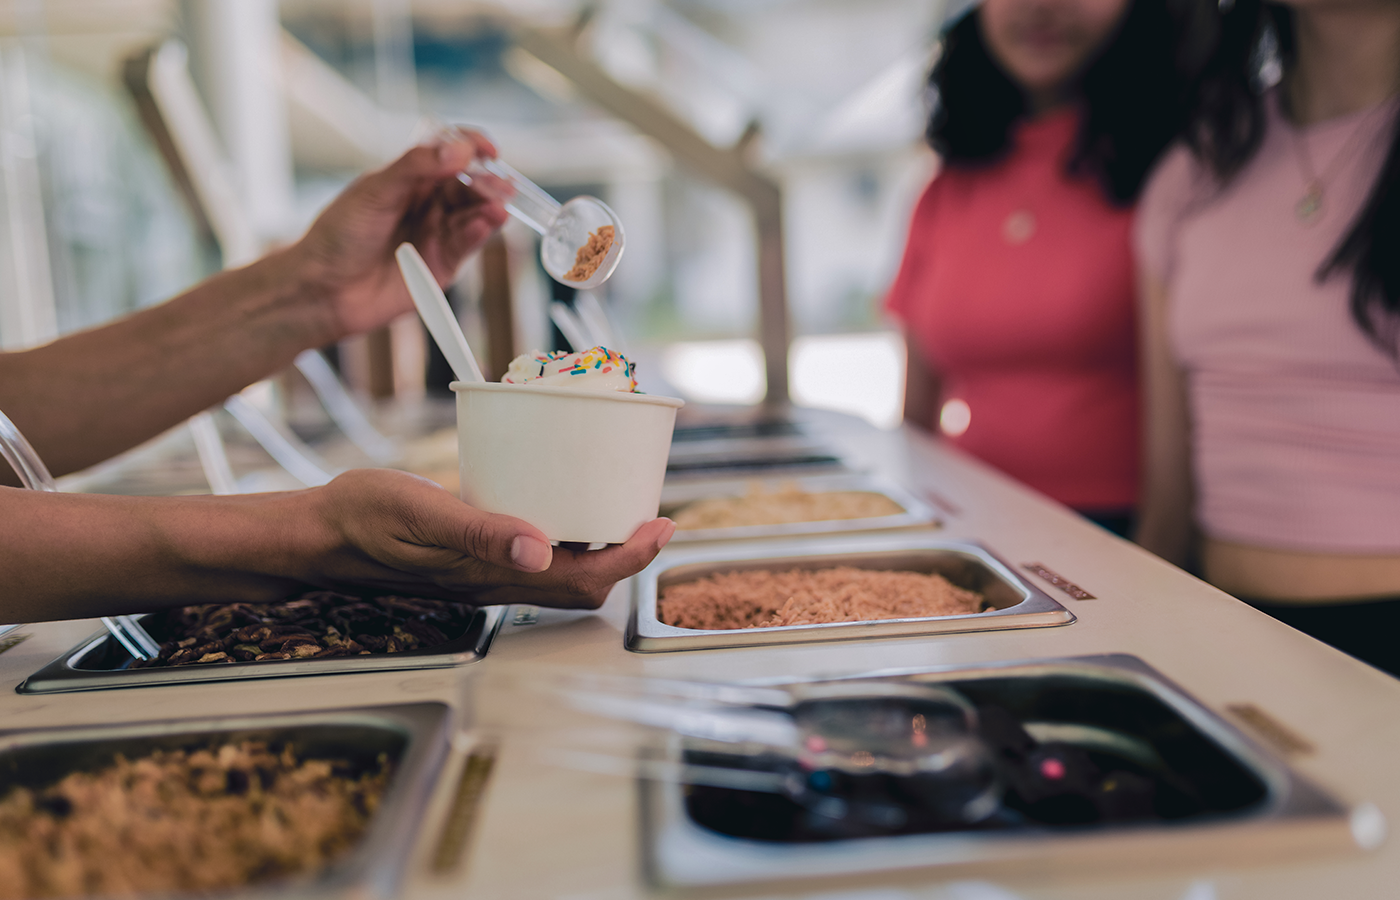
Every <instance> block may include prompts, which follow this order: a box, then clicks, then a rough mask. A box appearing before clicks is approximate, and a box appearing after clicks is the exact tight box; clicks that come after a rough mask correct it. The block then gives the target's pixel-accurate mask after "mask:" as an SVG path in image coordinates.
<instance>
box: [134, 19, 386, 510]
mask: <svg viewBox="0 0 1400 900" xmlns="http://www.w3.org/2000/svg"><path fill="white" fill-rule="evenodd" d="M122 74H123V81H124V83H125V85H126V88H127V90H128V91H129V92H130V93H131V95H132V97H133V99H134V100H135V102H136V107H137V110H138V112H139V114H140V117H141V121H142V123H143V125H144V126H145V127H146V130H147V131H148V132H149V133H150V135H151V138H152V140H153V142H154V143H155V145H156V147H157V149H158V150H159V152H160V155H161V158H162V159H163V160H164V161H165V164H166V166H167V168H168V169H169V171H170V175H171V178H172V179H173V181H174V182H175V185H176V188H177V189H178V190H179V192H180V194H181V196H182V197H183V198H184V200H185V202H186V203H187V204H188V206H189V208H190V212H191V215H192V216H193V217H194V220H195V224H196V228H197V229H198V230H199V231H200V233H201V235H202V236H203V237H204V238H205V240H207V241H209V242H211V243H212V244H214V245H216V246H217V247H218V249H219V251H220V253H221V255H222V260H223V265H224V267H225V268H233V267H235V266H240V265H244V264H246V263H248V262H251V261H252V260H254V259H256V258H257V257H258V256H259V255H260V254H261V252H262V250H263V247H262V246H261V242H260V240H259V239H258V236H257V234H256V231H255V229H254V228H253V225H252V222H251V220H250V218H249V216H248V215H247V212H246V210H245V209H244V206H243V203H242V201H241V199H240V197H239V195H238V191H237V190H236V189H235V187H234V179H233V176H232V173H231V171H230V167H229V165H228V162H227V160H226V159H225V157H224V154H223V152H222V150H221V148H220V144H219V139H218V137H217V135H216V134H215V132H214V128H213V125H212V123H211V122H210V120H209V117H208V115H207V113H206V112H205V110H204V106H203V104H202V103H201V102H200V99H199V95H198V93H197V91H196V90H195V86H194V82H193V79H192V78H191V77H190V72H189V66H188V58H187V54H186V51H185V48H184V46H183V45H182V44H180V43H179V42H178V41H175V40H169V41H166V42H164V43H162V44H160V45H158V46H156V47H151V48H148V49H147V50H144V51H142V52H141V53H138V54H136V55H135V56H133V57H131V58H130V59H128V60H127V62H126V64H125V65H124V67H123V73H122ZM296 368H297V370H298V371H300V372H301V373H302V375H303V377H305V378H306V380H307V382H308V383H309V384H310V385H311V388H312V390H313V391H314V392H315V393H316V395H317V397H318V399H319V400H320V401H321V404H322V405H323V406H324V407H325V409H326V412H327V413H328V414H329V416H330V417H331V419H332V421H334V422H335V424H336V425H337V426H338V427H339V428H340V429H341V431H342V432H344V434H345V435H346V437H347V438H349V440H350V441H351V442H352V443H354V444H355V446H357V447H358V448H359V449H360V450H361V451H362V452H364V453H365V454H366V455H367V456H368V457H369V458H370V459H372V460H374V461H375V462H377V463H388V462H391V461H392V460H394V459H395V458H396V457H397V456H398V450H397V447H396V446H395V445H394V443H393V442H392V441H390V440H389V439H388V438H386V437H385V436H384V435H382V434H380V433H379V432H378V430H376V429H375V428H374V426H373V425H372V424H371V423H370V422H369V420H368V418H366V416H365V415H364V413H363V412H362V411H361V410H360V408H359V406H358V405H357V404H356V403H355V401H354V399H353V398H352V397H351V396H350V394H349V393H348V391H346V389H345V386H344V385H343V384H342V383H341V381H340V379H339V378H338V377H337V376H336V374H335V372H334V371H333V370H332V368H331V366H330V364H329V363H328V362H327V361H326V359H325V357H324V356H322V355H321V354H320V353H319V352H317V351H315V350H308V351H306V352H304V353H302V354H301V355H299V356H298V357H297V360H296ZM224 406H225V409H227V410H228V412H229V413H230V414H231V415H232V416H233V417H234V418H235V419H236V420H237V421H238V422H239V423H240V424H241V425H242V426H243V427H244V428H245V429H246V430H247V431H248V432H249V433H250V434H251V435H252V436H253V438H254V439H255V440H257V441H258V443H259V444H260V445H262V447H263V448H264V449H265V450H267V452H268V453H269V455H271V456H272V457H273V459H274V460H276V461H277V462H278V464H279V465H281V466H282V467H283V468H284V469H286V470H287V471H288V472H289V473H290V474H291V475H292V476H293V477H294V478H296V479H297V480H298V481H301V482H302V483H304V484H308V485H313V484H324V483H325V482H326V481H328V480H329V479H330V477H331V474H332V473H331V472H330V471H329V468H330V467H328V466H327V465H326V464H325V462H324V461H322V460H321V459H320V458H319V457H318V455H317V454H316V453H315V451H313V450H312V449H311V448H310V447H309V446H307V445H306V444H305V443H304V442H302V441H301V440H300V439H299V438H297V437H296V435H294V434H292V433H291V431H290V430H288V429H287V428H285V427H284V426H282V425H280V424H279V423H276V422H273V421H272V420H271V419H270V418H268V417H267V416H266V415H264V414H263V413H262V411H261V410H260V409H259V408H258V407H257V406H256V405H254V404H253V403H251V402H249V401H248V400H247V398H245V397H244V396H242V395H235V396H233V397H230V398H229V400H228V401H226V402H225V404H224ZM191 430H192V433H193V434H194V437H195V446H196V448H197V449H198V451H199V454H200V461H201V463H202V465H203V466H204V469H205V474H206V476H207V477H208V480H209V484H210V487H211V489H213V490H214V492H215V493H226V492H231V491H232V490H234V486H233V484H232V479H231V475H232V473H231V471H230V468H229V465H228V461H227V457H226V455H225V454H224V453H223V447H222V442H221V441H220V440H219V436H218V432H217V430H216V429H215V428H214V427H213V423H212V421H211V420H209V418H208V413H201V414H199V415H198V416H196V417H195V418H194V419H193V420H192V421H191Z"/></svg>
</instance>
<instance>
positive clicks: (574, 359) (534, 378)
mask: <svg viewBox="0 0 1400 900" xmlns="http://www.w3.org/2000/svg"><path fill="white" fill-rule="evenodd" d="M635 368H636V365H635V364H634V363H631V362H628V361H627V357H625V356H623V355H622V354H621V353H618V352H616V351H614V350H609V349H608V348H607V347H592V348H590V349H588V350H584V351H582V352H581V353H570V352H569V351H567V350H555V351H553V352H550V353H541V352H539V351H533V352H530V353H525V354H522V355H520V356H517V357H516V358H515V359H513V360H511V363H510V368H509V369H507V370H506V374H505V375H503V376H502V377H501V382H502V383H503V384H533V385H542V386H545V387H562V388H575V389H577V390H581V391H622V392H624V393H634V392H636V391H637V379H636V378H635V377H633V369H635Z"/></svg>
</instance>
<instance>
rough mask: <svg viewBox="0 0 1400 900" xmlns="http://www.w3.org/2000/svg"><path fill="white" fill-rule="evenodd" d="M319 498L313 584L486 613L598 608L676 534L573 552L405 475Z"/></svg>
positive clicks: (359, 474) (351, 484)
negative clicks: (321, 543)
mask: <svg viewBox="0 0 1400 900" xmlns="http://www.w3.org/2000/svg"><path fill="white" fill-rule="evenodd" d="M314 493H315V496H316V500H315V501H314V503H315V508H316V510H317V513H318V519H319V520H320V522H322V523H323V524H324V527H325V528H326V532H327V534H328V535H329V540H328V541H327V549H326V550H325V551H324V552H323V553H322V554H320V555H319V558H317V559H316V560H315V561H314V563H313V565H314V566H315V568H316V569H317V570H318V573H313V574H312V576H311V579H310V580H312V581H313V582H318V583H319V584H320V585H321V586H325V587H334V588H340V589H354V588H366V587H368V588H373V589H380V590H386V591H393V592H396V593H399V594H403V595H406V596H416V597H432V598H438V599H445V600H459V601H466V602H469V603H474V604H478V605H482V606H485V605H492V604H500V603H531V604H535V605H537V606H553V607H562V608H575V609H596V608H597V607H599V606H601V605H602V603H603V601H604V600H605V599H607V596H608V592H609V591H610V590H611V589H612V586H613V585H614V584H616V583H617V582H618V581H621V580H622V579H623V578H626V577H628V576H630V575H635V574H636V573H637V572H640V571H641V570H642V569H643V568H645V567H646V565H647V564H648V563H650V562H651V561H652V559H653V558H655V556H656V554H657V553H658V552H659V551H660V550H661V548H662V547H664V546H666V542H667V541H669V540H670V539H671V535H672V534H673V533H674V532H675V528H676V526H675V523H673V522H672V521H671V520H670V519H653V520H652V521H650V522H648V523H646V524H645V525H643V526H642V527H641V528H639V529H637V532H636V533H635V534H633V535H632V537H631V538H630V539H628V541H627V543H625V544H615V545H612V546H609V547H605V548H603V549H601V550H573V549H567V548H564V547H551V546H550V544H549V541H548V540H547V539H546V538H545V536H544V533H543V532H541V531H540V530H539V529H538V528H535V527H534V526H532V525H529V524H527V523H526V522H523V521H521V520H520V519H516V518H513V517H511V516H503V515H494V514H491V513H485V512H482V511H481V510H478V509H475V508H473V507H471V506H468V505H467V504H466V503H463V502H462V501H461V500H459V499H457V498H456V497H454V496H453V495H452V494H450V493H449V492H447V491H446V490H444V489H442V488H441V487H439V486H438V485H436V484H434V483H433V482H431V481H428V480H427V479H424V478H419V477H418V476H416V475H409V474H407V473H405V472H395V471H391V470H388V469H356V470H353V471H350V472H346V473H344V474H343V475H340V476H338V477H337V478H336V479H335V480H333V481H331V482H330V484H327V485H326V486H325V487H323V488H319V489H317V490H316V491H315V492H314Z"/></svg>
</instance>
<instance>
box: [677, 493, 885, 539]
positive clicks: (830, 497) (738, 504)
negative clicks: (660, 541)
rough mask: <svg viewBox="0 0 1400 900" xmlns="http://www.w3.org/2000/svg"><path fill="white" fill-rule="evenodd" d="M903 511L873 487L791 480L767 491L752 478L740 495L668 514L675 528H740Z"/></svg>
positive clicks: (856, 517)
mask: <svg viewBox="0 0 1400 900" xmlns="http://www.w3.org/2000/svg"><path fill="white" fill-rule="evenodd" d="M902 512H904V508H903V507H902V506H900V505H899V504H898V503H896V502H894V501H893V500H891V499H890V498H889V497H886V496H885V495H884V494H881V493H877V492H875V491H820V492H817V493H811V492H808V491H804V490H802V488H800V487H798V486H797V485H796V484H795V483H793V482H787V483H785V484H783V485H781V486H780V487H779V488H778V489H777V490H772V491H770V490H766V489H765V488H764V487H763V485H762V484H761V483H758V482H755V483H753V484H751V485H750V486H749V489H748V490H747V491H746V492H745V493H744V495H743V496H741V497H709V498H706V499H704V500H696V501H695V502H694V503H690V504H687V505H686V506H685V507H683V508H682V509H680V510H678V511H677V512H676V513H675V514H674V515H672V516H671V518H672V519H673V520H674V521H675V523H676V527H677V528H684V529H697V528H739V527H743V526H747V525H784V524H788V523H791V522H826V521H832V520H838V519H869V518H875V517H877V516H896V515H899V514H900V513H902Z"/></svg>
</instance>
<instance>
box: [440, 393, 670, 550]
mask: <svg viewBox="0 0 1400 900" xmlns="http://www.w3.org/2000/svg"><path fill="white" fill-rule="evenodd" d="M451 388H452V390H453V391H454V392H455V393H456V394H457V438H458V447H459V449H458V453H459V456H460V467H461V473H462V499H463V500H465V501H466V502H467V503H470V504H471V505H472V506H475V507H476V508H477V509H481V510H485V511H487V512H493V513H505V514H506V515H511V516H515V517H517V518H520V519H524V520H525V521H526V522H529V523H530V524H531V525H534V526H535V527H536V528H538V529H540V530H541V531H543V532H544V533H545V535H546V536H548V537H549V539H550V540H554V541H585V542H588V543H595V542H603V541H606V542H607V543H609V544H620V543H622V542H623V541H625V540H627V539H628V538H629V537H631V536H632V533H633V532H634V531H636V530H637V529H638V528H639V527H641V526H642V525H643V524H645V523H646V522H649V521H651V520H652V519H654V518H656V513H657V510H658V509H659V508H660V506H661V484H662V482H663V481H664V480H665V478H666V459H667V457H668V456H669V455H670V451H671V430H672V428H673V427H674V426H675V423H676V410H677V409H679V408H680V407H682V406H684V405H685V401H683V400H677V399H676V398H674V397H656V396H653V395H651V394H624V393H621V392H618V391H606V392H603V391H598V392H593V391H580V390H571V389H568V388H556V387H537V386H534V385H524V384H497V383H494V382H463V381H454V382H452V385H451Z"/></svg>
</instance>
